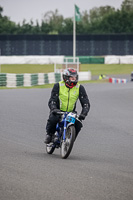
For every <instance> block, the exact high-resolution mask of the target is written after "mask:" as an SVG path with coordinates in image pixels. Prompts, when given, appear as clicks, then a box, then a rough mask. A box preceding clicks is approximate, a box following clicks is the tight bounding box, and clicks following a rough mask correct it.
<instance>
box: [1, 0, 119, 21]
mask: <svg viewBox="0 0 133 200" xmlns="http://www.w3.org/2000/svg"><path fill="white" fill-rule="evenodd" d="M122 2H123V0H0V6H1V7H2V8H3V10H4V12H3V15H6V16H8V17H9V18H10V20H12V21H14V22H16V23H18V22H20V23H21V22H22V21H23V19H26V21H27V22H30V20H31V19H32V20H33V21H34V22H35V21H36V19H37V20H38V21H39V22H41V20H42V18H43V15H44V14H45V13H46V12H47V11H55V9H58V11H59V14H61V15H63V16H64V17H65V18H67V17H73V15H74V14H73V13H74V4H76V5H77V6H78V7H79V8H80V12H81V13H82V12H83V11H85V10H87V11H88V12H89V10H90V9H92V8H94V7H100V6H106V5H109V6H113V7H115V8H116V9H120V5H121V3H122Z"/></svg>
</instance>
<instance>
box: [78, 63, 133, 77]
mask: <svg viewBox="0 0 133 200" xmlns="http://www.w3.org/2000/svg"><path fill="white" fill-rule="evenodd" d="M80 69H81V71H88V70H89V71H91V74H92V76H93V75H99V74H106V75H111V74H131V72H132V71H133V65H132V64H130V65H129V64H125V65H124V64H121V65H115V64H113V65H107V64H88V65H87V64H82V65H81V67H80Z"/></svg>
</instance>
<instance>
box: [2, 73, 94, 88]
mask: <svg viewBox="0 0 133 200" xmlns="http://www.w3.org/2000/svg"><path fill="white" fill-rule="evenodd" d="M78 75H79V81H86V80H91V72H90V71H87V72H79V73H78ZM61 80H62V73H53V72H52V73H47V74H46V73H37V74H28V73H25V74H9V73H7V74H5V73H1V74H0V86H5V87H18V86H24V87H31V86H34V85H44V84H51V83H57V82H59V81H61Z"/></svg>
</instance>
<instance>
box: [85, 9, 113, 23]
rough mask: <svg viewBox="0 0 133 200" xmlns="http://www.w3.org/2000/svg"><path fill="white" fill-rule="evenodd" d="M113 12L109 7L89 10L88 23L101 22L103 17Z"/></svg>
mask: <svg viewBox="0 0 133 200" xmlns="http://www.w3.org/2000/svg"><path fill="white" fill-rule="evenodd" d="M113 12H115V8H114V7H111V6H101V7H98V8H97V7H94V8H92V9H91V10H90V15H89V20H90V22H94V21H98V20H101V19H102V18H103V17H104V16H105V15H108V14H110V13H113Z"/></svg>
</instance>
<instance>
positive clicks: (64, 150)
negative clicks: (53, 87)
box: [61, 126, 75, 159]
mask: <svg viewBox="0 0 133 200" xmlns="http://www.w3.org/2000/svg"><path fill="white" fill-rule="evenodd" d="M74 140H75V127H74V126H70V127H68V129H67V132H66V139H65V141H62V144H61V157H62V158H63V159H66V158H67V157H68V156H69V154H70V153H71V150H72V147H73V144H74Z"/></svg>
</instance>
